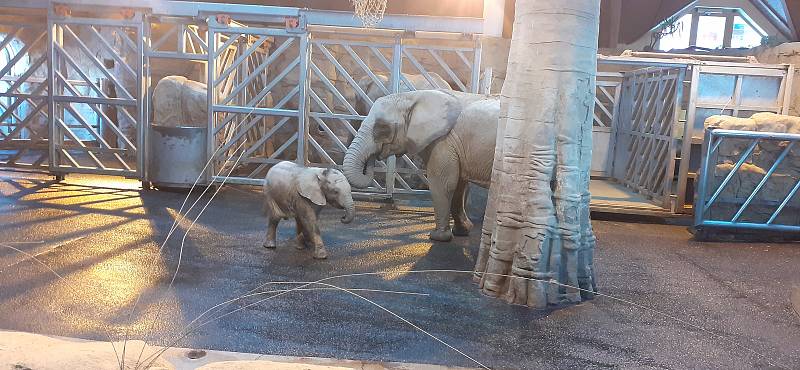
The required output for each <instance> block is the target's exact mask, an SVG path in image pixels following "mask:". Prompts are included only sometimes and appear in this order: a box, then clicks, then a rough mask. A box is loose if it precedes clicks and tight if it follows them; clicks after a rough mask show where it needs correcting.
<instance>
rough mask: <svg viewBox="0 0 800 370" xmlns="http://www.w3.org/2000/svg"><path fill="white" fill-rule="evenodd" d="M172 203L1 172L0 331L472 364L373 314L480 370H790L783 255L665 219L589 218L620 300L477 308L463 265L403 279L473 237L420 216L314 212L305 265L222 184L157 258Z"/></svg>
mask: <svg viewBox="0 0 800 370" xmlns="http://www.w3.org/2000/svg"><path fill="white" fill-rule="evenodd" d="M183 199H184V195H183V194H179V193H171V192H163V191H161V192H160V191H141V190H140V189H139V187H138V183H137V182H133V181H123V180H118V179H114V178H103V177H88V176H87V177H82V176H71V177H68V178H67V181H65V182H64V183H60V184H57V183H53V182H51V181H49V178H48V177H46V176H40V175H34V174H21V173H13V172H3V171H0V231H1V232H0V243H4V245H6V246H11V247H14V248H18V249H20V250H21V251H22V252H24V253H25V254H23V253H22V252H17V251H13V250H11V249H9V248H7V247H0V329H10V330H22V331H30V332H36V333H43V334H54V335H64V336H72V337H81V338H88V339H101V340H102V339H106V338H107V337H106V335H107V334H108V335H110V336H112V337H114V338H115V339H121V338H122V337H123V336H124V335H125V333H126V330H127V332H128V333H129V335H130V337H132V338H136V339H144V340H147V341H149V342H151V343H155V344H162V345H163V344H171V343H174V344H176V345H178V346H181V347H195V348H206V349H217V350H229V351H240V352H256V353H266V354H274V355H292V356H318V357H336V358H348V359H365V360H380V361H404V362H417V363H432V364H447V365H458V366H476V367H477V364H476V363H475V362H472V361H470V360H469V359H467V358H466V357H465V356H463V355H461V354H459V353H458V352H456V351H454V350H452V349H450V348H448V347H447V346H445V345H443V344H442V343H440V342H437V341H436V340H435V339H432V338H431V337H429V336H427V335H426V334H424V333H421V332H420V331H418V330H416V329H414V328H412V327H411V326H409V325H408V324H407V323H404V322H403V321H400V320H399V319H397V318H396V317H395V316H393V315H391V314H390V313H388V312H387V311H384V310H383V309H381V308H379V307H378V306H377V305H380V306H382V307H384V308H386V309H388V310H390V311H392V312H393V313H395V314H397V315H399V316H401V317H403V318H405V319H407V320H408V321H410V322H412V323H414V324H415V325H417V326H419V327H420V328H422V329H424V330H426V331H428V332H429V333H430V334H431V335H433V336H435V337H436V338H438V339H440V340H442V341H443V342H446V343H448V344H449V345H451V346H453V347H455V348H457V349H458V350H460V351H462V352H463V353H464V354H466V355H468V356H470V357H472V358H474V359H475V360H477V361H479V362H480V363H482V364H484V365H486V366H488V367H491V368H512V369H518V368H519V369H522V368H525V369H538V368H564V369H567V368H594V367H620V368H636V369H639V368H659V369H673V368H675V369H681V368H719V369H737V368H765V367H770V366H774V367H775V368H800V318H799V317H798V316H797V314H796V313H795V312H794V310H793V307H792V303H791V297H792V294H793V292H795V291H796V289H797V288H798V287H800V245H798V244H752V243H748V244H744V243H742V244H736V243H696V242H692V241H689V238H690V235H689V233H688V232H687V231H686V229H685V227H681V226H669V225H656V224H637V223H623V222H612V221H595V222H594V226H595V232H596V233H597V236H598V247H597V252H596V263H595V265H596V266H597V270H598V271H597V274H598V285H599V289H601V291H602V292H603V293H605V294H608V295H610V296H613V297H616V298H620V299H623V300H626V301H628V302H625V301H620V300H615V299H612V298H608V297H598V298H596V299H595V300H593V301H590V302H587V303H583V304H580V305H577V306H573V307H568V308H564V309H561V310H557V311H536V310H530V309H527V308H525V307H517V306H509V305H507V304H505V303H503V302H500V301H498V300H495V299H491V298H487V297H484V296H482V295H481V294H479V292H478V290H477V289H476V287H475V285H474V284H473V283H472V281H471V277H470V275H469V274H466V273H452V272H431V273H407V272H406V271H408V270H431V269H447V270H467V271H468V270H470V269H471V268H472V267H473V263H474V259H475V255H476V252H477V248H476V247H477V244H478V240H479V232H478V230H477V229H476V230H473V232H472V235H471V236H470V237H468V238H458V239H456V240H455V241H454V242H451V243H431V242H429V241H428V239H427V233H428V231H429V230H430V228H431V227H432V222H433V217H432V214H431V213H430V212H429V211H430V210H429V209H417V210H415V209H404V210H386V209H380V208H378V207H377V206H376V205H373V204H361V205H360V207H359V208H358V209H357V212H358V214H357V218H356V220H355V221H354V222H353V223H352V224H350V225H342V224H341V223H339V222H338V220H339V217H340V216H341V211H339V210H326V211H325V212H323V215H324V221H323V223H322V230H323V239H324V240H325V242H326V244H327V246H328V251H329V254H330V258H329V259H328V260H325V261H317V260H314V259H312V258H311V252H310V251H309V250H297V249H295V247H294V244H293V242H292V241H291V240H290V239H291V238H292V237H293V236H294V225H293V223H292V222H288V221H284V222H282V223H281V225H280V229H279V234H278V239H279V246H278V248H277V249H276V250H274V251H273V250H266V249H264V248H262V247H261V243H262V241H263V234H264V217H263V215H262V214H261V208H260V203H259V201H258V197H257V194H256V193H253V192H252V191H251V190H250V189H247V188H243V189H238V188H224V189H223V190H222V191H221V192H220V194H219V195H218V197H217V198H215V199H214V201H213V203H212V204H211V205H210V206H209V207H208V208H207V209H206V210H205V213H204V214H203V215H202V216H201V217H200V219H199V221H197V223H196V224H195V225H194V226H193V227H191V230H190V232H189V233H188V236H186V238H185V240H184V242H183V248H182V251H181V244H182V240H183V239H184V235H186V230H187V229H188V228H189V227H190V224H191V222H185V223H183V224H182V225H181V226H180V227H179V228H178V229H177V230H176V232H175V233H174V234H173V235H172V237H171V238H170V240H169V242H167V243H166V245H165V246H164V249H163V250H161V251H159V247H160V244H161V243H162V242H163V241H164V239H165V237H166V235H167V233H168V232H169V230H170V226H171V225H172V223H173V221H174V219H175V217H176V216H177V215H178V209H179V208H180V206H181V203H182V201H183ZM194 199H195V198H194V197H192V198H190V204H191V202H192V201H193V200H194ZM207 200H208V196H205V197H203V198H202V199H201V201H200V202H199V203H198V204H199V205H198V207H196V208H197V209H196V210H195V211H192V213H190V216H194V215H196V214H197V211H199V208H201V206H203V205H205V203H206V201H207ZM187 207H188V206H187ZM190 218H191V219H193V218H194V217H190ZM26 254H27V255H26ZM28 255H30V256H34V257H35V260H34V259H33V258H31V257H29V256H28ZM37 261H38V262H37ZM178 261H180V262H181V263H180V268H179V269H178V271H177V274H176V275H175V271H176V266H177V263H178ZM43 265H46V266H47V267H45V266H43ZM48 268H49V269H52V270H53V271H52V272H51V271H50V270H48ZM371 272H382V273H384V274H381V275H362V276H350V277H340V278H334V279H331V280H327V281H326V282H327V283H330V284H332V285H336V286H339V287H343V288H355V289H366V290H356V291H353V292H352V293H354V294H351V293H347V292H342V291H338V290H335V289H334V288H330V289H316V290H302V291H294V292H290V293H286V294H283V295H280V296H276V297H274V298H269V299H266V298H268V297H270V296H271V295H274V294H277V293H275V292H273V293H261V294H258V295H253V296H250V297H246V298H242V299H239V300H235V301H233V302H230V304H227V305H219V304H220V303H223V302H225V301H227V300H230V299H232V298H236V297H240V296H242V295H247V294H248V292H251V291H253V290H254V289H255V288H257V287H259V286H261V285H263V284H265V283H269V282H287V281H289V282H303V281H314V280H318V279H322V278H326V277H330V276H337V275H346V274H358V273H371ZM56 274H58V275H59V276H61V277H62V278H59V277H57V276H56ZM173 275H174V276H175V279H174V282H173V283H172V287H171V288H169V289H168V286H169V285H170V281H171V280H172V278H173ZM296 286H297V285H292V284H268V285H265V286H263V287H262V289H261V290H256V291H257V292H264V291H265V290H272V291H278V290H281V289H287V288H291V287H296ZM373 290H383V291H381V292H377V291H373ZM389 291H391V292H389ZM410 293H413V294H410ZM355 294H358V295H360V296H356V295H355ZM140 295H141V299H140V301H139V303H138V304H137V305H136V309H135V311H133V314H132V315H131V308H132V307H133V306H134V304H135V302H136V300H137V297H139V296H140ZM632 303H633V304H635V305H633V304H632ZM637 305H638V306H637ZM215 306H217V307H216V308H215V309H211V308H213V307H215ZM209 309H211V310H209ZM654 310H655V311H654ZM656 311H658V312H656Z"/></svg>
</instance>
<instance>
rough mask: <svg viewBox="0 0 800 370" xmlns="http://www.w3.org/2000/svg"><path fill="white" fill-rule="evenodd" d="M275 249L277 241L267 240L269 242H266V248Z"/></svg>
mask: <svg viewBox="0 0 800 370" xmlns="http://www.w3.org/2000/svg"><path fill="white" fill-rule="evenodd" d="M275 247H276V245H275V241H274V240H267V241H265V242H264V248H267V249H275Z"/></svg>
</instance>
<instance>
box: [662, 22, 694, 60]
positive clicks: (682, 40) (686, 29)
mask: <svg viewBox="0 0 800 370" xmlns="http://www.w3.org/2000/svg"><path fill="white" fill-rule="evenodd" d="M691 28H692V15H691V14H686V15H684V16H683V17H681V18H680V19H678V21H677V22H675V32H673V33H671V34H669V35H665V36H664V37H662V38H661V40H660V41H659V43H658V49H659V50H663V51H670V50H672V49H686V48H688V47H689V33H690V31H691Z"/></svg>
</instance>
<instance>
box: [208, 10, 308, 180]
mask: <svg viewBox="0 0 800 370" xmlns="http://www.w3.org/2000/svg"><path fill="white" fill-rule="evenodd" d="M210 23H211V24H210V25H209V44H210V45H209V49H210V50H211V51H212V52H211V53H210V54H209V56H208V58H209V60H208V63H209V69H208V80H209V81H210V83H209V89H208V93H209V107H210V108H209V122H210V124H209V135H208V136H209V147H208V153H210V157H211V158H212V159H213V163H214V166H213V169H214V176H213V177H212V179H213V180H214V181H221V180H222V179H223V178H224V177H226V176H230V178H229V179H228V181H229V182H234V183H245V184H260V183H261V182H262V181H263V179H264V176H265V175H266V172H267V170H268V169H269V167H270V166H271V165H272V164H275V163H278V162H280V161H282V160H293V161H296V162H298V163H299V164H301V165H305V164H306V140H304V137H305V135H304V134H303V133H305V132H306V131H307V130H306V114H305V113H304V111H305V109H306V104H307V96H308V95H307V93H306V91H307V83H308V82H307V75H306V71H307V70H308V52H307V51H308V46H307V45H308V42H309V39H308V34H307V33H293V32H287V31H286V30H283V29H271V28H256V27H239V26H230V27H225V26H222V25H219V24H217V23H215V22H214V21H213V20H211V21H210ZM273 43H274V45H275V48H274V49H272V50H271V48H270V46H271V45H272V44H273ZM270 50H271V51H270ZM281 56H288V58H279V57H281ZM279 60H280V61H282V63H283V64H282V65H278V64H279V63H281V62H279ZM281 85H282V86H289V88H288V89H278V87H279V86H281Z"/></svg>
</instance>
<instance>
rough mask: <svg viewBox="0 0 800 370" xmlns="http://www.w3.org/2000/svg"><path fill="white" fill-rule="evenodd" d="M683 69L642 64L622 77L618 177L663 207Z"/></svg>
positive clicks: (669, 183)
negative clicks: (626, 106) (624, 97)
mask: <svg viewBox="0 0 800 370" xmlns="http://www.w3.org/2000/svg"><path fill="white" fill-rule="evenodd" d="M684 71H685V70H684V69H683V68H644V69H640V70H637V71H634V72H631V73H627V74H626V77H625V89H626V90H627V91H626V93H627V94H628V97H629V103H627V104H629V105H630V107H629V110H627V111H626V117H625V122H624V124H623V125H622V127H620V129H621V132H620V134H621V135H620V136H621V137H622V140H621V141H620V143H618V145H617V147H616V148H617V150H623V151H624V153H625V154H626V155H625V157H626V161H625V164H624V171H622V172H621V176H620V177H619V178H618V180H619V181H620V182H622V183H623V184H625V185H626V186H628V187H629V188H631V189H634V190H636V191H638V192H639V193H641V194H644V195H647V196H648V197H650V198H651V199H653V200H654V201H655V202H657V203H658V204H660V205H661V206H662V207H664V208H670V203H671V194H672V186H673V181H672V178H673V176H674V169H675V157H676V151H677V146H676V143H675V140H674V138H673V129H674V127H675V126H676V124H677V123H678V114H677V111H678V109H680V99H679V97H680V96H682V88H683V79H684V73H685V72H684ZM620 136H618V137H620ZM623 143H624V144H623ZM620 144H622V145H624V146H620Z"/></svg>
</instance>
